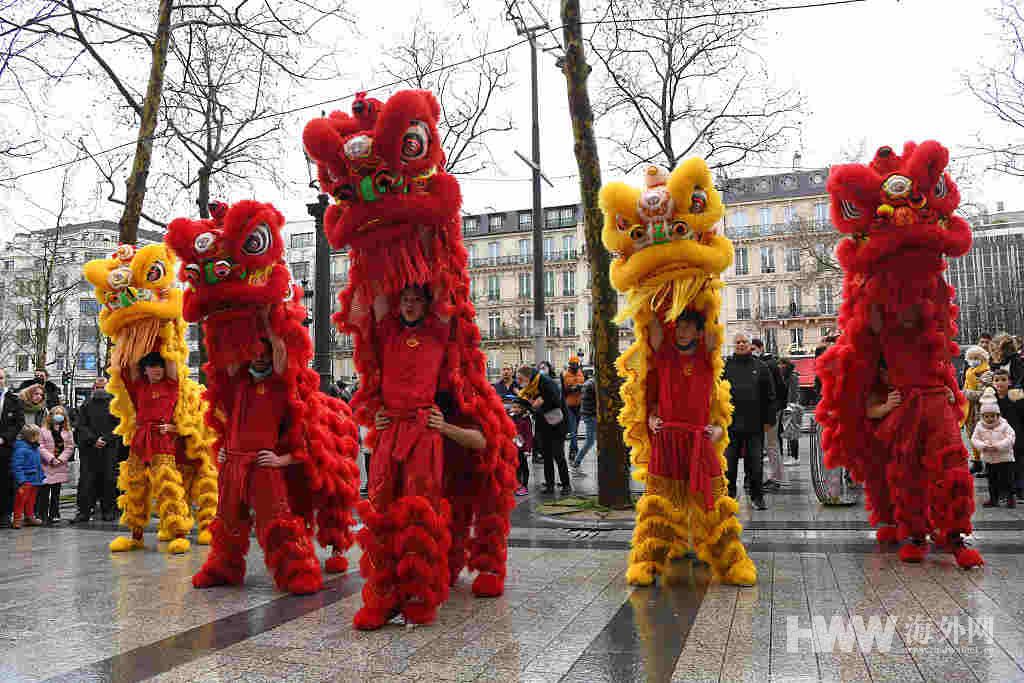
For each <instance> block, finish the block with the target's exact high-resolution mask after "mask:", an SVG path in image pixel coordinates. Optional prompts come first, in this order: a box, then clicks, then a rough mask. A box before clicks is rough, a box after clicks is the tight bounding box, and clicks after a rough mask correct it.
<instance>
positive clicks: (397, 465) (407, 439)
mask: <svg viewBox="0 0 1024 683" xmlns="http://www.w3.org/2000/svg"><path fill="white" fill-rule="evenodd" d="M429 414H430V409H429V408H420V409H417V410H412V411H410V412H408V413H406V414H404V415H400V416H398V417H396V418H393V421H392V423H391V425H390V426H389V427H388V428H387V429H383V430H381V431H380V432H379V433H378V435H377V448H376V450H374V452H373V457H372V458H371V459H370V473H369V487H368V488H369V498H370V501H371V502H373V506H374V507H375V508H377V510H384V509H386V508H387V506H388V505H390V504H391V503H393V502H395V501H396V500H398V499H399V498H402V497H404V496H423V497H424V498H426V499H427V500H429V501H430V503H431V504H432V505H434V506H435V507H436V506H437V503H438V501H439V500H440V498H441V487H442V484H443V482H444V444H443V441H442V439H443V437H442V436H441V433H440V432H438V431H437V430H436V429H430V428H428V427H427V417H428V416H429Z"/></svg>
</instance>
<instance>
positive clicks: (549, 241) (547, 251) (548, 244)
mask: <svg viewBox="0 0 1024 683" xmlns="http://www.w3.org/2000/svg"><path fill="white" fill-rule="evenodd" d="M554 254H555V238H554V237H545V238H544V260H545V261H547V260H549V259H551V258H554Z"/></svg>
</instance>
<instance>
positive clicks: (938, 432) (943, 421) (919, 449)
mask: <svg viewBox="0 0 1024 683" xmlns="http://www.w3.org/2000/svg"><path fill="white" fill-rule="evenodd" d="M948 162H949V152H948V150H946V149H945V148H944V147H943V146H942V145H940V144H939V143H937V142H935V141H932V140H929V141H926V142H923V143H921V144H920V145H917V144H915V143H913V142H908V143H906V145H904V147H903V153H902V154H897V153H896V151H895V150H893V149H892V148H891V147H881V148H879V150H878V151H877V153H876V154H875V157H874V159H873V160H872V161H871V163H870V164H868V165H861V164H846V165H841V166H834V167H832V170H831V171H830V173H829V179H828V185H827V189H828V191H829V194H830V195H831V197H832V219H833V223H835V225H836V227H837V228H838V229H839V230H840V231H841V232H844V233H847V235H848V237H847V238H846V239H843V240H841V241H840V243H839V246H838V247H837V249H836V257H837V259H838V261H839V263H840V265H842V267H843V272H844V280H843V305H842V308H841V309H840V312H839V324H840V326H841V327H842V329H843V335H842V336H841V337H840V338H839V341H838V343H837V344H836V345H834V346H833V347H831V348H830V349H829V350H828V351H827V352H825V354H823V355H822V356H821V357H820V358H819V359H818V361H817V363H816V367H817V370H818V375H819V377H820V378H821V382H822V399H821V402H820V403H819V404H818V407H817V409H816V411H815V412H816V415H817V418H818V422H819V423H820V424H821V425H822V448H823V449H824V451H825V463H826V465H827V466H828V467H846V468H848V469H849V470H850V473H851V475H852V476H853V477H854V478H855V479H857V480H858V481H863V482H865V484H866V485H867V489H868V505H869V507H870V509H871V516H870V521H871V523H872V524H873V525H881V526H880V527H879V529H878V532H877V536H876V537H877V538H878V540H879V541H883V542H885V541H893V540H899V539H903V540H905V541H906V542H905V543H904V544H903V546H902V547H901V548H900V559H902V560H903V561H905V562H920V561H921V560H923V559H924V557H925V555H926V554H927V552H928V541H927V535H928V534H929V533H931V534H932V535H933V540H934V541H935V542H936V544H938V545H945V546H948V547H949V549H950V550H951V551H952V553H953V555H954V556H955V558H956V562H957V564H958V565H959V566H960V567H963V568H965V569H967V568H970V567H976V566H978V565H981V564H982V563H983V561H982V558H981V555H980V554H979V553H978V551H977V550H975V549H973V548H969V547H967V545H966V543H965V542H964V537H965V536H966V535H968V534H970V533H971V531H972V525H971V515H972V513H973V512H974V483H973V479H972V478H971V476H970V474H969V473H968V471H967V451H966V448H965V447H964V443H963V440H962V438H961V436H960V434H959V422H960V417H961V415H962V405H963V400H964V399H963V396H962V394H960V391H959V388H958V386H957V382H956V375H955V372H954V370H953V366H952V364H951V363H950V360H949V359H950V358H952V357H954V356H956V355H957V354H958V353H959V349H958V347H957V345H956V344H955V343H954V342H953V339H954V338H955V337H956V334H957V332H956V317H957V308H956V306H955V305H954V304H953V296H954V294H955V292H954V290H953V288H952V287H950V286H949V284H948V283H947V282H946V280H945V278H944V277H943V272H944V271H945V269H946V263H945V259H946V258H947V257H955V256H962V255H963V254H965V253H966V252H967V250H968V249H969V248H970V245H971V230H970V226H969V225H968V224H967V222H966V221H965V220H964V219H962V218H960V217H959V216H957V215H955V213H954V212H955V210H956V208H957V206H958V205H959V203H960V194H959V191H958V190H957V187H956V184H955V183H954V182H953V179H952V178H951V177H950V175H949V174H948V173H947V172H946V170H945V169H946V166H947V164H948ZM883 356H884V359H885V365H886V366H887V369H888V382H887V383H886V384H887V385H888V386H887V387H885V389H895V390H896V391H897V392H898V401H897V400H894V405H891V406H890V407H889V409H888V410H887V411H885V412H886V413H887V414H885V415H884V416H883V415H882V411H881V410H879V409H878V408H879V403H880V398H881V397H880V394H881V393H882V389H880V388H879V387H878V386H877V385H878V374H879V373H878V368H879V367H880V360H881V359H882V357H883ZM888 393H889V392H888V391H887V392H886V395H887V396H888ZM872 395H873V396H872ZM887 400H888V399H887ZM880 418H881V419H880ZM879 444H880V445H881V447H878V446H879ZM882 486H888V488H889V491H888V493H889V495H888V496H886V495H884V494H883V493H881V492H880V491H881V487H882ZM894 524H895V525H896V526H895V529H894V528H893V525H894Z"/></svg>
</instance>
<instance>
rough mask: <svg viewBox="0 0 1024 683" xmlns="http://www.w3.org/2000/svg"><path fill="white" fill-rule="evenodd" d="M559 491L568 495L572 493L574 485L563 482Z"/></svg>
mask: <svg viewBox="0 0 1024 683" xmlns="http://www.w3.org/2000/svg"><path fill="white" fill-rule="evenodd" d="M559 491H560V492H561V493H562V495H563V496H567V495H569V494H570V493H572V485H571V484H562V486H561V487H559Z"/></svg>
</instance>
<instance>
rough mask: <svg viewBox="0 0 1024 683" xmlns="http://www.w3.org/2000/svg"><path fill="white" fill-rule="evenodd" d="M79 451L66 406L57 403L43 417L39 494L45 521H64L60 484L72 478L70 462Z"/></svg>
mask: <svg viewBox="0 0 1024 683" xmlns="http://www.w3.org/2000/svg"><path fill="white" fill-rule="evenodd" d="M74 452H75V437H74V435H73V434H72V433H71V426H70V425H69V424H68V414H67V411H66V410H65V409H64V406H60V405H58V406H54V407H53V408H52V409H51V410H50V413H49V415H47V416H46V419H45V420H44V421H43V426H42V428H41V429H40V434H39V457H40V459H41V460H42V461H43V475H45V479H43V485H42V486H40V487H39V495H38V497H37V498H36V516H37V517H39V518H40V519H41V520H43V523H44V524H54V523H56V522H58V521H60V487H61V484H66V483H67V481H68V462H69V461H70V460H71V456H72V455H74Z"/></svg>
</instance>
